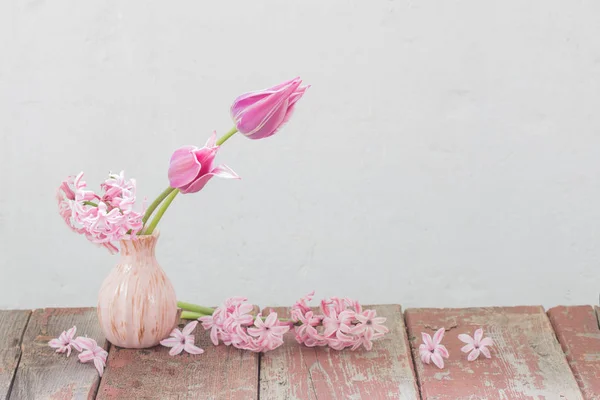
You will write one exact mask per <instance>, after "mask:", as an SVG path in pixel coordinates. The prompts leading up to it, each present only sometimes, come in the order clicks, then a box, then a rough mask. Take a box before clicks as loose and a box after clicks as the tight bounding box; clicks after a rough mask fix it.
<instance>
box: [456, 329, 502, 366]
mask: <svg viewBox="0 0 600 400" xmlns="http://www.w3.org/2000/svg"><path fill="white" fill-rule="evenodd" d="M458 339H459V340H460V341H461V342H463V343H466V345H465V346H463V347H462V348H461V349H460V350H461V351H462V352H463V353H469V355H468V356H467V359H468V360H469V361H473V360H476V359H477V358H478V357H479V354H483V355H484V356H485V357H486V358H492V355H491V354H490V349H488V346H493V344H494V341H493V340H492V339H491V338H489V337H486V338H484V337H483V329H481V328H479V329H477V330H476V331H475V334H474V335H473V337H471V336H469V335H467V334H465V333H462V334H460V335H458Z"/></svg>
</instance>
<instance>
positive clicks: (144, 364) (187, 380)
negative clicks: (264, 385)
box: [97, 320, 258, 400]
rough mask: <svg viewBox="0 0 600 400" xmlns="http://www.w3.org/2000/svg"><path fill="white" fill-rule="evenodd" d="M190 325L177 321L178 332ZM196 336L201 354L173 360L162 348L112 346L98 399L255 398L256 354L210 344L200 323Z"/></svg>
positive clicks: (256, 381)
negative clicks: (202, 351)
mask: <svg viewBox="0 0 600 400" xmlns="http://www.w3.org/2000/svg"><path fill="white" fill-rule="evenodd" d="M188 322H189V321H184V320H181V321H180V324H179V328H180V329H181V328H183V326H184V325H185V324H187V323H188ZM194 334H195V336H196V345H197V346H199V347H201V348H203V349H204V353H203V354H200V355H191V354H187V353H182V354H180V355H178V356H173V357H172V356H170V355H169V350H170V349H169V348H167V347H162V346H157V347H153V348H150V349H143V350H133V349H122V348H119V347H117V346H112V347H111V349H110V352H109V355H108V363H107V365H108V369H107V371H106V372H105V373H104V376H103V377H102V382H101V384H100V389H99V390H98V396H97V399H161V400H163V399H164V400H168V399H230V400H238V399H239V400H246V399H256V398H257V395H258V354H256V353H252V352H249V351H242V350H238V349H236V348H233V347H230V346H225V345H223V344H221V345H219V346H214V345H213V344H212V342H211V341H210V337H209V331H205V330H204V329H203V328H202V326H201V325H200V324H198V326H197V327H196V330H195V331H194Z"/></svg>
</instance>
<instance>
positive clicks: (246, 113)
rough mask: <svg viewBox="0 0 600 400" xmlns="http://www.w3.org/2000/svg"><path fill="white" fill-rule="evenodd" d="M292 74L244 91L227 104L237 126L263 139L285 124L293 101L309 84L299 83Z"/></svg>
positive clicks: (254, 136) (292, 108)
mask: <svg viewBox="0 0 600 400" xmlns="http://www.w3.org/2000/svg"><path fill="white" fill-rule="evenodd" d="M301 83H302V80H301V79H300V78H295V79H292V80H289V81H286V82H283V83H280V84H279V85H276V86H273V87H272V88H269V89H265V90H259V91H256V92H250V93H245V94H243V95H241V96H239V97H238V98H237V99H235V101H234V102H233V104H232V105H231V117H232V118H233V121H234V122H235V126H236V128H237V130H238V131H239V132H241V133H243V134H244V135H246V136H247V137H248V138H250V139H263V138H266V137H269V136H272V135H274V134H275V133H276V132H277V131H278V130H279V128H281V126H282V125H283V124H285V123H286V122H287V121H288V120H289V119H290V117H291V116H292V112H293V110H294V105H295V104H296V102H297V101H298V100H300V98H301V97H302V96H303V95H304V92H306V89H308V88H309V86H300V84H301Z"/></svg>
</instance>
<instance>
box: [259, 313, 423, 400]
mask: <svg viewBox="0 0 600 400" xmlns="http://www.w3.org/2000/svg"><path fill="white" fill-rule="evenodd" d="M365 307H366V308H374V309H375V310H377V315H378V316H382V317H386V318H387V322H386V326H387V327H388V328H389V329H390V333H389V334H388V335H386V336H385V337H384V338H382V339H380V340H378V341H376V342H374V345H373V349H372V350H371V351H366V350H364V349H361V350H356V351H350V350H349V349H348V350H343V351H336V350H332V349H329V348H323V347H318V348H309V347H305V346H301V345H299V344H298V343H297V342H296V340H295V339H294V337H293V334H287V335H286V338H285V343H284V345H283V346H281V347H280V348H277V349H275V350H273V351H270V352H267V353H265V354H263V355H262V356H261V364H260V398H261V399H315V400H316V399H317V398H319V399H411V400H412V399H418V398H419V394H418V393H419V392H418V388H417V385H416V378H415V373H414V371H413V365H412V361H411V356H410V347H409V345H408V340H407V337H406V330H405V329H404V320H403V318H402V310H401V307H400V306H399V305H384V306H365ZM274 310H275V311H277V313H278V315H279V316H280V317H288V316H289V309H287V308H275V309H274Z"/></svg>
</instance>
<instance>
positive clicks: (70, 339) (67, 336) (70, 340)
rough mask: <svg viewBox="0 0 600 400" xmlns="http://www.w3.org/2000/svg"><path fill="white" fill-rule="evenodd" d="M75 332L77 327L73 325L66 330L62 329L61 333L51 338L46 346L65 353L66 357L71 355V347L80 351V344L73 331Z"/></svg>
mask: <svg viewBox="0 0 600 400" xmlns="http://www.w3.org/2000/svg"><path fill="white" fill-rule="evenodd" d="M76 332H77V327H76V326H74V327H72V328H71V329H69V330H68V331H64V332H63V333H61V334H60V335H59V336H58V338H57V339H52V340H51V341H49V342H48V346H50V347H52V348H53V349H56V352H57V353H65V352H66V353H67V357H69V356H70V355H71V348H74V349H75V350H77V351H81V346H80V345H79V343H78V342H77V340H76V339H75V333H76Z"/></svg>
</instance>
